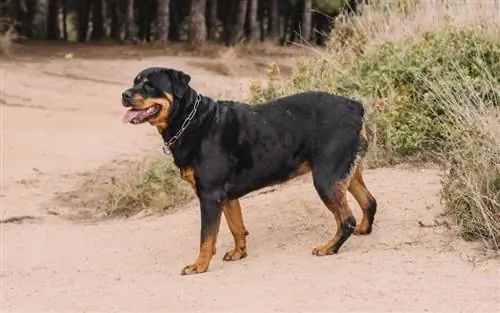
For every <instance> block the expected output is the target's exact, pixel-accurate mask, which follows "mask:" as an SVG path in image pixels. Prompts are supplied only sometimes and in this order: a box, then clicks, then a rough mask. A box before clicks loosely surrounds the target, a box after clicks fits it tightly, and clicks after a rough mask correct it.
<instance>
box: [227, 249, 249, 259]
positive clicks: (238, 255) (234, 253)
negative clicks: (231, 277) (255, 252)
mask: <svg viewBox="0 0 500 313" xmlns="http://www.w3.org/2000/svg"><path fill="white" fill-rule="evenodd" d="M246 257H247V252H246V251H245V250H242V249H233V250H231V251H228V252H226V254H224V258H223V260H224V261H238V260H241V259H244V258H246Z"/></svg>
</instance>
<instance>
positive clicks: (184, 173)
mask: <svg viewBox="0 0 500 313" xmlns="http://www.w3.org/2000/svg"><path fill="white" fill-rule="evenodd" d="M181 178H182V179H183V180H185V181H187V182H188V183H189V184H190V185H191V188H193V190H194V191H195V192H196V178H195V175H194V170H193V169H192V168H191V167H187V168H183V169H181Z"/></svg>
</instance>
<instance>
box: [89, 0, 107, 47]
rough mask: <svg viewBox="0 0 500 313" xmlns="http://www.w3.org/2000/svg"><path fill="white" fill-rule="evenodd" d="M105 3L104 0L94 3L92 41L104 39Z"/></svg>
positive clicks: (94, 0) (97, 0)
mask: <svg viewBox="0 0 500 313" xmlns="http://www.w3.org/2000/svg"><path fill="white" fill-rule="evenodd" d="M103 11H104V3H103V0H93V1H92V33H91V34H90V39H91V40H102V39H104V16H103V13H104V12H103Z"/></svg>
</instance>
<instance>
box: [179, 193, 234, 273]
mask: <svg viewBox="0 0 500 313" xmlns="http://www.w3.org/2000/svg"><path fill="white" fill-rule="evenodd" d="M224 198H225V197H224V193H223V192H219V191H213V190H210V191H205V192H200V194H199V199H200V209H201V210H200V211H201V238H200V252H199V254H198V258H196V261H194V263H193V264H191V265H188V266H186V267H184V269H183V270H182V275H190V274H198V273H204V272H206V271H207V269H208V266H209V265H210V260H211V259H212V255H213V253H214V244H215V241H216V238H217V234H218V233H219V226H220V218H221V213H222V203H223V201H224Z"/></svg>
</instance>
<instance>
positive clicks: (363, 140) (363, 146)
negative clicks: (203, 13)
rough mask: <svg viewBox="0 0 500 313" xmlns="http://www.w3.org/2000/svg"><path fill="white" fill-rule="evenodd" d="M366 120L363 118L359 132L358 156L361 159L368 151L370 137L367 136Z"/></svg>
mask: <svg viewBox="0 0 500 313" xmlns="http://www.w3.org/2000/svg"><path fill="white" fill-rule="evenodd" d="M365 125H366V118H365V117H364V116H363V119H362V121H361V128H360V130H359V147H358V153H357V155H358V156H360V157H365V156H366V153H367V151H368V146H369V143H368V137H367V136H366V126H365Z"/></svg>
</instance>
